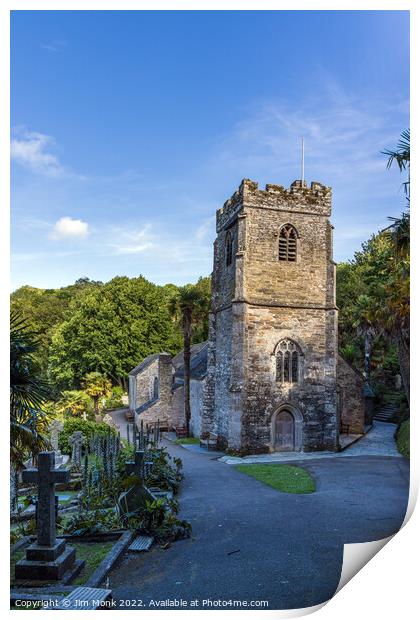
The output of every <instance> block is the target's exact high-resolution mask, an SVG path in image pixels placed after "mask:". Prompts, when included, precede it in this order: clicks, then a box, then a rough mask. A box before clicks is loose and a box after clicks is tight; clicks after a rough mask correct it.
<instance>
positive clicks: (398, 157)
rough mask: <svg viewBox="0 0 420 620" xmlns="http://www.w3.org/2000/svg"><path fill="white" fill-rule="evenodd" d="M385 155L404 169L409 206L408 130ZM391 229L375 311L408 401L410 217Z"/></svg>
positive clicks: (397, 221)
mask: <svg viewBox="0 0 420 620" xmlns="http://www.w3.org/2000/svg"><path fill="white" fill-rule="evenodd" d="M382 152H383V154H384V155H388V162H387V168H388V169H389V168H390V167H391V166H392V165H393V163H394V162H395V163H396V164H397V166H398V168H399V170H400V172H404V171H405V170H407V173H408V178H407V181H406V182H405V183H404V184H403V185H404V193H405V196H406V199H407V205H406V206H407V208H409V207H410V130H409V129H407V130H405V131H403V132H402V134H401V137H400V140H399V142H398V144H397V149H396V150H395V151H391V150H388V149H387V150H385V151H382ZM389 219H390V220H392V224H391V226H390V227H389V228H388V229H387V231H386V233H387V234H388V235H389V237H390V239H391V244H392V247H393V251H394V258H393V261H392V277H391V278H390V282H389V283H388V287H387V288H388V291H387V292H388V295H387V299H386V303H385V304H384V305H383V307H381V308H379V309H378V315H379V318H380V319H381V320H382V324H383V326H384V329H385V330H386V332H387V333H388V334H389V336H390V337H391V338H392V339H393V340H395V342H396V344H397V348H398V357H399V363H400V372H401V378H402V381H403V385H404V389H405V393H406V396H407V399H408V400H409V399H410V331H409V323H410V273H409V270H410V268H409V263H410V214H409V212H407V211H406V212H404V213H402V215H401V217H399V218H389Z"/></svg>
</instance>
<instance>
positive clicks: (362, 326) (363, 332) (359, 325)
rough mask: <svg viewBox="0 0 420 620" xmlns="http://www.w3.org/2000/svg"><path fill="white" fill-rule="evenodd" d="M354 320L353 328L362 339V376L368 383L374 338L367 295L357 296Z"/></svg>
mask: <svg viewBox="0 0 420 620" xmlns="http://www.w3.org/2000/svg"><path fill="white" fill-rule="evenodd" d="M354 315H355V319H354V321H353V328H354V329H355V330H356V333H357V334H358V335H359V336H362V337H363V342H364V375H365V379H366V381H367V382H368V383H369V381H370V373H371V360H372V343H373V338H374V337H375V334H376V330H375V309H374V308H373V305H372V300H371V298H370V297H368V295H359V297H358V298H357V299H356V304H355V313H354Z"/></svg>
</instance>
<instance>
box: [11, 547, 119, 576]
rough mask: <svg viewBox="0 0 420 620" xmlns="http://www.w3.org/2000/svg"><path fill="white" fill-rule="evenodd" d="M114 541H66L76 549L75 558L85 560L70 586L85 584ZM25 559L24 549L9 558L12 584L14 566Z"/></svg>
mask: <svg viewBox="0 0 420 620" xmlns="http://www.w3.org/2000/svg"><path fill="white" fill-rule="evenodd" d="M115 542H116V541H109V542H103V543H87V542H86V543H84V542H75V541H68V544H69V545H71V546H72V547H74V548H75V549H76V558H77V559H78V560H85V562H86V564H85V567H84V568H83V570H82V571H81V572H80V573H79V575H78V576H77V577H76V579H75V580H74V581H72V583H71V585H76V586H80V585H83V584H84V583H86V581H87V580H88V579H89V577H90V576H91V574H92V573H93V571H94V570H95V569H96V568H97V567H98V566H99V564H100V563H101V562H102V560H103V559H104V558H105V556H106V555H107V553H108V552H109V551H110V550H111V548H112V547H113V545H115ZM24 557H25V549H19V550H18V551H15V553H13V554H12V555H11V556H10V576H11V579H12V582H13V579H14V575H15V564H16V562H18V561H19V560H21V559H23V558H24Z"/></svg>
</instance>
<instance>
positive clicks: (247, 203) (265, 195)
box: [216, 179, 332, 232]
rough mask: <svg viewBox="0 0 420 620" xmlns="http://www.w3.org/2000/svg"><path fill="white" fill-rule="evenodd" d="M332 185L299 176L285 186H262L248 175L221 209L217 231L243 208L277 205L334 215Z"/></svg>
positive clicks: (269, 207)
mask: <svg viewBox="0 0 420 620" xmlns="http://www.w3.org/2000/svg"><path fill="white" fill-rule="evenodd" d="M331 196H332V193H331V187H328V186H326V185H322V183H318V182H317V181H312V182H311V184H310V187H308V184H307V182H306V181H303V182H302V181H301V180H296V181H293V183H292V184H291V185H290V188H285V187H283V186H282V185H274V184H271V183H270V184H267V185H266V186H265V189H264V190H262V189H259V188H258V183H257V182H256V181H251V180H250V179H244V180H243V181H242V182H241V184H240V186H239V188H238V189H237V190H236V192H235V193H234V194H233V195H232V196H231V197H230V198H229V199H228V200H226V202H225V203H224V205H223V207H222V208H221V209H219V210H218V211H217V214H216V224H217V231H218V232H220V230H222V229H223V228H225V227H227V226H229V225H230V223H231V221H232V220H234V219H235V218H236V216H237V215H238V213H239V211H240V210H241V209H242V208H245V209H246V208H247V207H250V208H253V207H254V208H262V209H276V210H279V211H289V212H290V211H294V212H296V213H313V214H318V215H322V216H326V217H329V216H330V215H331Z"/></svg>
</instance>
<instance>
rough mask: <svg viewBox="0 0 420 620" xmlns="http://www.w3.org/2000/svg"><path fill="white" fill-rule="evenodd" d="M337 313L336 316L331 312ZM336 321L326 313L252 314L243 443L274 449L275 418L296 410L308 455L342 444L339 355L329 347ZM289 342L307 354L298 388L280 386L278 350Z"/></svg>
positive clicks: (273, 310)
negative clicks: (282, 410) (337, 372)
mask: <svg viewBox="0 0 420 620" xmlns="http://www.w3.org/2000/svg"><path fill="white" fill-rule="evenodd" d="M330 312H331V313H334V311H333V310H332V311H330ZM333 321H334V317H333V316H328V314H327V313H325V312H324V311H323V310H317V309H310V310H305V311H304V314H303V312H302V310H301V309H296V308H294V309H293V308H290V309H285V308H261V307H253V306H251V307H249V309H248V318H247V324H248V347H249V355H248V358H247V361H246V363H247V365H248V379H247V384H246V387H247V390H246V394H247V396H246V401H245V407H244V413H243V433H244V437H243V443H244V445H246V446H247V447H248V448H249V450H252V451H257V452H265V451H270V450H272V449H273V437H272V424H273V422H274V421H273V416H274V415H275V414H276V412H277V411H278V410H279V409H280V408H281V407H282V405H291V406H292V408H294V409H297V410H298V411H299V412H300V413H301V415H302V416H303V425H302V442H301V445H300V446H297V449H301V450H303V451H312V450H325V449H330V450H334V449H336V447H337V441H338V435H337V432H338V425H337V419H336V391H335V355H334V353H335V352H334V351H332V350H331V348H330V347H328V346H327V343H326V335H327V334H328V333H329V332H331V331H332V325H331V322H333ZM285 338H288V339H290V340H293V341H294V342H296V343H297V344H298V345H299V346H300V349H301V351H302V353H303V356H302V358H301V378H300V381H299V382H298V383H286V384H285V383H281V382H279V381H276V356H275V351H276V346H277V344H278V343H279V342H280V341H281V340H283V339H285Z"/></svg>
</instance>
